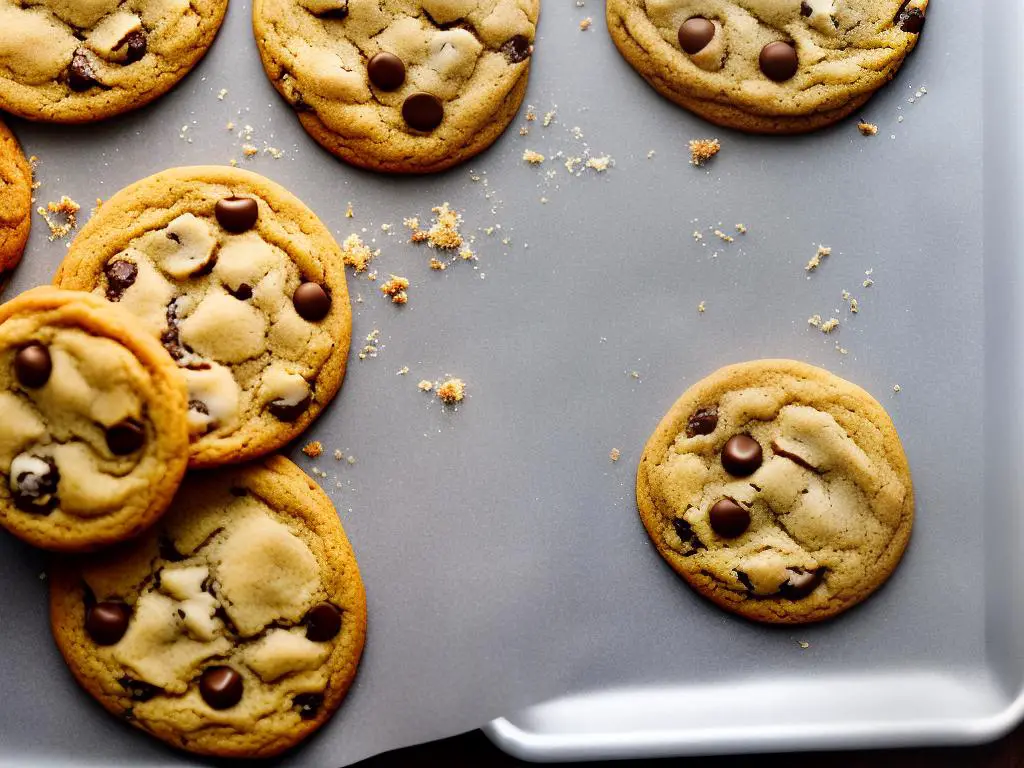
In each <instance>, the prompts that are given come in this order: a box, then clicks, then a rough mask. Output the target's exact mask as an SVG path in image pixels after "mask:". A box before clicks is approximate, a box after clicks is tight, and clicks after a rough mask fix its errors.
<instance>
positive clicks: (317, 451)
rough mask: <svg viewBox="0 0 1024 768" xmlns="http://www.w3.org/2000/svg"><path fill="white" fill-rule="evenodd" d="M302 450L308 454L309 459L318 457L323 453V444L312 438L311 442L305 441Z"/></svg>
mask: <svg viewBox="0 0 1024 768" xmlns="http://www.w3.org/2000/svg"><path fill="white" fill-rule="evenodd" d="M302 452H303V453H304V454H306V455H307V456H309V458H311V459H316V458H319V457H320V456H322V455H323V452H324V444H323V443H321V442H320V441H319V440H313V441H311V442H308V443H306V445H305V447H304V448H303V449H302Z"/></svg>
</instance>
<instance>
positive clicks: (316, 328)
mask: <svg viewBox="0 0 1024 768" xmlns="http://www.w3.org/2000/svg"><path fill="white" fill-rule="evenodd" d="M55 282H56V284H57V285H59V286H60V287H62V288H74V289H77V290H84V291H91V292H93V293H96V294H97V295H99V296H105V297H106V298H107V299H108V300H110V301H111V302H116V303H118V304H119V305H120V306H122V307H124V308H126V309H128V310H130V311H131V312H132V313H134V314H135V315H136V316H137V318H138V325H139V327H140V328H144V329H145V330H147V331H148V332H149V333H150V334H152V335H153V336H154V337H155V338H158V339H160V340H161V341H162V342H163V345H164V347H165V348H166V349H167V351H168V352H170V354H171V356H172V357H173V358H174V359H175V360H177V362H178V365H179V367H180V368H181V370H182V372H183V373H184V375H185V379H186V381H187V383H188V388H189V419H188V421H189V430H190V433H191V437H192V456H191V459H190V463H189V466H190V467H192V468H197V467H208V466H214V465H219V464H225V463H234V462H241V461H246V460H248V459H252V458H255V457H256V456H260V455H263V454H266V453H269V452H271V451H273V450H276V449H277V448H280V447H281V446H283V445H285V444H286V443H288V442H289V441H290V440H292V439H293V438H294V437H296V436H297V435H298V434H299V433H301V432H302V431H303V430H304V429H305V428H306V427H307V426H308V425H309V424H310V423H311V422H312V421H313V419H315V418H316V416H317V415H318V414H319V413H320V412H321V411H322V410H323V408H324V407H325V406H326V405H327V403H329V402H330V400H331V398H333V397H334V395H335V393H336V392H337V391H338V388H339V387H340V386H341V381H342V378H343V376H344V373H345V363H346V360H347V357H348V347H349V339H350V332H351V326H352V318H351V309H350V307H349V300H348V289H347V288H346V285H345V270H344V266H343V264H342V256H341V249H340V248H339V247H338V244H337V243H336V242H335V240H334V238H333V237H332V236H331V234H330V232H329V231H328V230H327V228H326V227H324V225H323V224H322V223H321V222H320V220H319V219H318V218H317V217H316V216H315V215H314V214H313V212H312V211H310V210H309V209H308V208H307V207H306V206H305V205H303V203H302V202H301V201H300V200H298V199H297V198H296V197H294V196H293V195H292V194H291V193H290V192H288V191H286V190H285V189H283V188H282V187H280V186H278V185H277V184H275V183H273V182H272V181H270V180H268V179H265V178H263V177H262V176H258V175H257V174H255V173H249V172H248V171H242V170H238V169H234V168H227V167H221V166H206V167H193V168H175V169H172V170H168V171H164V172H163V173H158V174H156V175H154V176H150V177H149V178H147V179H143V180H142V181H139V182H137V183H135V184H133V185H131V186H129V187H126V188H125V189H123V190H121V191H120V192H118V193H117V194H116V195H114V196H113V197H112V198H111V199H110V200H108V201H106V202H104V203H103V206H102V207H101V208H100V209H99V210H98V211H97V212H96V214H95V215H94V216H93V217H92V219H90V221H89V223H88V224H87V225H86V226H85V227H84V228H83V229H82V231H81V233H80V234H79V235H78V237H77V238H75V240H74V242H73V243H72V244H71V248H70V250H69V251H68V253H67V256H66V258H65V259H64V262H63V263H62V264H61V266H60V268H59V270H58V273H57V276H56V278H55Z"/></svg>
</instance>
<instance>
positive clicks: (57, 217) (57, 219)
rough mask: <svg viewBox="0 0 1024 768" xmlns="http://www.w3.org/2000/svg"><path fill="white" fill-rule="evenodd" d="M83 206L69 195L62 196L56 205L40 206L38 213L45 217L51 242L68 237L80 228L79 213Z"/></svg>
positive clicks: (50, 203) (52, 203)
mask: <svg viewBox="0 0 1024 768" xmlns="http://www.w3.org/2000/svg"><path fill="white" fill-rule="evenodd" d="M80 209H81V206H80V205H79V204H78V203H76V202H75V201H74V200H72V199H71V198H70V197H68V196H67V195H61V197H60V200H58V201H57V202H56V203H54V202H49V203H47V204H46V206H45V207H43V206H39V207H38V208H37V209H36V213H38V214H39V215H40V216H42V217H43V221H45V222H46V226H47V227H49V229H50V242H53V241H54V240H58V239H60V238H64V237H67V236H68V235H69V234H71V232H72V230H74V229H75V228H77V227H78V211H79V210H80Z"/></svg>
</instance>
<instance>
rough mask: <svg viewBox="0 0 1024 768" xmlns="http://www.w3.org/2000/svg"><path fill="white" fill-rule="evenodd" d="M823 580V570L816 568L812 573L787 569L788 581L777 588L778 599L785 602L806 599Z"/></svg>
mask: <svg viewBox="0 0 1024 768" xmlns="http://www.w3.org/2000/svg"><path fill="white" fill-rule="evenodd" d="M824 578H825V569H824V568H818V569H817V570H814V571H804V570H799V571H797V570H794V569H792V568H790V569H789V579H788V580H787V581H786V582H785V583H784V584H783V585H782V586H781V587H779V597H784V598H786V599H787V600H800V599H802V598H805V597H807V596H808V595H809V594H811V593H812V592H813V591H814V590H815V589H817V588H818V585H819V584H821V582H822V580H823V579H824Z"/></svg>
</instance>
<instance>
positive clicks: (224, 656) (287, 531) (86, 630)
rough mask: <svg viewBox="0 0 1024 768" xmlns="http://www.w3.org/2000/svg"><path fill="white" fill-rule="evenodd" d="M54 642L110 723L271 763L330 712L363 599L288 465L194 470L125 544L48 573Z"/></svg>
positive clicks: (330, 529)
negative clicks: (164, 509) (163, 510)
mask: <svg viewBox="0 0 1024 768" xmlns="http://www.w3.org/2000/svg"><path fill="white" fill-rule="evenodd" d="M50 618H51V622H52V626H53V634H54V637H55V639H56V641H57V645H58V647H59V648H60V650H61V653H63V654H64V658H65V660H66V661H67V663H68V666H69V667H70V668H71V671H72V673H74V676H75V678H76V679H77V680H78V682H79V683H81V685H82V686H83V687H84V688H85V689H86V690H87V691H88V692H89V693H91V694H92V695H93V696H94V697H96V698H97V699H98V700H99V701H100V703H101V704H103V706H104V707H106V708H107V709H108V710H109V711H110V712H112V713H113V714H115V715H117V716H119V717H122V718H124V719H125V720H127V721H128V722H130V723H131V724H132V725H134V726H136V727H138V728H140V729H142V730H143V731H146V732H147V733H150V734H152V735H153V736H156V737H157V738H159V739H163V740H164V741H166V742H168V743H169V744H172V745H174V746H175V747H179V748H181V749H185V750H188V751H190V752H198V753H201V754H208V755H221V756H225V757H256V756H261V757H262V756H268V755H275V754H277V753H279V752H281V751H283V750H285V749H287V748H288V747H291V746H293V745H295V744H297V743H298V742H300V741H302V740H303V739H305V738H306V737H307V736H309V735H310V733H312V732H313V731H315V730H316V729H317V728H318V727H320V726H321V725H322V724H323V723H324V722H326V721H327V719H328V718H329V717H330V716H331V714H332V713H333V712H334V711H335V710H336V709H337V708H338V706H339V705H340V704H341V701H342V699H343V698H344V697H345V693H346V691H347V690H348V688H349V686H350V685H351V684H352V679H353V678H354V677H355V673H356V666H357V665H358V663H359V657H360V654H361V653H362V650H363V641H364V638H365V636H366V596H365V593H364V591H363V583H362V581H361V580H360V578H359V569H358V566H357V565H356V560H355V556H354V554H353V553H352V548H351V546H350V545H349V543H348V539H346V537H345V532H344V531H343V530H342V528H341V523H340V522H339V521H338V516H337V514H336V513H335V511H334V507H333V506H332V505H331V500H330V499H329V498H328V497H327V495H326V494H325V493H324V492H323V491H322V490H320V488H319V487H318V486H317V484H316V483H315V482H313V481H312V480H311V479H310V478H308V477H307V476H306V475H305V474H304V473H303V472H302V471H301V470H300V469H299V468H298V467H296V466H295V465H294V464H292V463H291V462H290V461H288V460H287V459H284V458H281V457H276V456H275V457H271V458H268V459H265V460H264V461H263V462H261V463H258V464H254V465H250V466H248V467H243V468H237V469H224V470H221V471H219V472H215V473H197V474H191V475H189V477H188V478H187V479H186V481H185V483H184V485H182V488H181V493H180V494H179V496H178V497H177V498H176V499H175V502H174V504H173V505H172V507H171V509H170V511H169V512H168V514H167V515H166V516H165V517H164V518H163V519H162V520H161V521H160V523H159V524H158V525H157V526H155V527H154V528H153V529H152V530H151V531H150V532H149V533H147V534H146V535H145V536H144V537H143V538H141V539H139V540H138V541H136V542H133V543H131V544H130V545H125V546H122V547H119V548H117V549H116V551H115V550H111V551H109V552H105V553H102V554H100V555H97V556H93V557H89V558H79V559H78V560H77V561H74V560H72V561H68V562H62V563H61V564H60V565H59V566H58V567H57V568H56V569H55V570H53V571H52V572H51V574H50Z"/></svg>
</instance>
